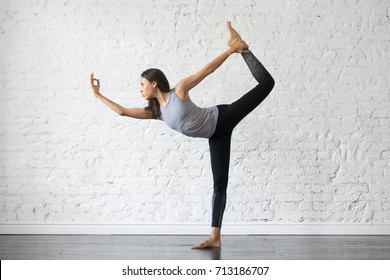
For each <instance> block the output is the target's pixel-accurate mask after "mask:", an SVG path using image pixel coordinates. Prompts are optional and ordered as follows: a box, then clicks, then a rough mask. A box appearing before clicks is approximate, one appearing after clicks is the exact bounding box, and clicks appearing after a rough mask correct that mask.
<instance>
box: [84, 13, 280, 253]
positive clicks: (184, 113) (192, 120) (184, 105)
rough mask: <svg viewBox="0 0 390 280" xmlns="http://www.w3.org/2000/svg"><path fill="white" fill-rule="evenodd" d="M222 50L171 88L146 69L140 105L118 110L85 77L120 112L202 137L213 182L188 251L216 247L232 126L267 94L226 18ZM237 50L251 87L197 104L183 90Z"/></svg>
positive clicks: (267, 84)
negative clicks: (203, 219) (203, 236)
mask: <svg viewBox="0 0 390 280" xmlns="http://www.w3.org/2000/svg"><path fill="white" fill-rule="evenodd" d="M227 30H228V46H229V48H228V50H226V51H225V52H223V53H222V54H221V55H219V56H218V57H217V58H215V59H214V60H212V61H211V62H210V63H208V64H207V65H206V66H204V67H203V68H202V69H201V70H200V71H199V72H197V73H195V74H194V75H192V76H189V77H186V78H184V79H183V80H181V81H180V82H179V83H178V84H177V85H176V86H175V87H174V88H172V89H171V88H170V87H169V83H168V80H167V78H166V77H165V75H164V74H163V72H161V71H160V70H158V69H148V70H146V71H145V72H143V73H142V74H141V89H140V92H141V94H142V96H143V97H144V98H145V99H146V100H148V106H147V107H146V108H123V107H122V106H120V105H118V104H116V103H115V102H113V101H111V100H109V99H107V98H106V97H104V96H103V95H102V94H101V93H100V82H99V79H95V78H94V75H93V73H91V76H90V82H91V87H92V90H93V92H94V95H95V97H97V98H98V99H100V100H101V101H102V102H103V103H104V104H105V105H107V106H108V107H109V108H111V109H112V110H114V111H115V112H117V113H118V114H119V115H121V116H127V117H132V118H137V119H157V120H162V121H164V122H165V123H166V124H167V125H168V126H169V127H170V128H172V129H174V130H176V131H178V132H180V133H183V134H184V135H187V136H190V137H201V138H207V139H208V140H209V145H210V157H211V168H212V174H213V180H214V193H213V198H212V223H211V226H212V227H211V234H210V236H209V238H208V239H207V240H206V241H204V242H202V243H200V244H198V245H194V246H193V247H192V248H193V249H200V248H219V247H221V226H222V217H223V212H224V210H225V205H226V189H227V185H228V175H229V160H230V143H231V136H232V131H233V129H234V127H235V126H236V125H237V124H238V123H239V122H240V121H241V120H242V119H243V118H244V117H245V116H246V115H248V114H249V113H250V112H251V111H252V110H253V109H255V108H256V107H257V106H258V105H259V104H260V103H261V102H262V101H263V100H264V99H265V98H266V97H267V95H268V94H269V93H270V92H271V90H272V88H273V87H274V83H275V82H274V80H273V78H272V77H271V75H270V74H269V73H268V71H267V70H266V69H265V68H264V66H263V65H262V64H261V63H260V62H259V61H258V60H257V58H256V57H255V56H254V55H253V53H252V52H251V51H250V50H249V47H248V45H247V44H246V43H245V42H244V41H243V40H242V39H241V37H240V35H239V34H238V33H237V32H236V31H235V30H234V29H233V28H232V26H231V23H230V22H229V21H228V22H227ZM234 53H240V54H241V55H242V57H243V58H244V60H245V62H246V64H247V65H248V67H249V70H250V72H251V73H252V75H253V77H254V78H255V79H256V81H257V82H258V84H257V86H256V87H254V88H253V89H252V90H250V91H249V92H248V93H246V94H245V95H243V96H242V97H241V98H240V99H238V100H237V101H235V102H234V103H232V104H230V105H218V106H213V107H210V108H199V107H197V106H196V105H195V104H194V103H193V102H192V101H191V99H190V97H189V91H190V90H191V89H192V88H194V87H195V86H196V85H198V84H199V83H200V82H201V81H202V80H203V79H204V78H206V77H207V76H208V75H210V74H211V73H213V72H214V71H215V70H216V69H217V68H218V67H220V66H221V65H222V63H223V62H224V61H225V60H226V59H227V58H228V57H229V56H230V55H232V54H234Z"/></svg>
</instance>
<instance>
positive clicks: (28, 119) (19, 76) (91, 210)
mask: <svg viewBox="0 0 390 280" xmlns="http://www.w3.org/2000/svg"><path fill="white" fill-rule="evenodd" d="M389 14H390V2H389V1H387V0H386V1H380V0H363V1H352V0H351V1H348V0H344V1H330V0H327V1H282V0H278V1H274V0H268V1H254V0H242V1H233V0H228V1H185V0H173V1H172V0H169V1H168V0H165V1H151V0H142V1H138V0H137V1H125V0H118V1H116V0H109V1H92V0H91V1H87V0H86V1H76V0H68V1H54V0H49V1H44V0H34V1H21V0H19V1H5V0H0V42H1V44H0V69H1V70H0V89H1V92H0V223H37V224H38V223H39V224H52V223H81V224H83V223H97V224H105V223H114V224H132V223H133V224H148V223H149V224H150V223H159V224H169V223H182V222H183V223H184V222H185V223H198V222H199V223H205V224H208V223H209V221H210V202H211V193H212V178H211V171H210V167H209V166H210V163H209V154H208V144H207V141H206V140H199V139H190V138H186V137H184V136H182V135H179V134H177V133H175V132H173V131H171V130H170V129H168V128H167V127H166V126H165V125H164V124H163V123H162V122H157V121H137V120H132V119H128V118H121V117H119V116H116V115H115V114H114V113H113V112H112V111H110V110H109V109H107V108H106V107H105V106H104V105H103V104H101V103H99V102H98V101H97V100H96V99H95V98H94V97H93V95H92V93H91V92H90V89H89V84H88V83H89V81H88V78H89V73H90V72H91V71H94V72H95V74H96V76H97V77H99V78H100V80H101V83H102V92H103V93H104V94H106V95H107V96H108V97H109V98H112V99H113V100H115V101H117V102H118V103H121V104H123V105H124V106H144V105H145V102H144V101H143V99H142V98H141V97H140V95H139V93H138V91H139V88H138V83H139V75H140V73H141V72H142V71H143V70H145V69H147V68H149V67H158V68H161V69H162V70H163V71H165V72H166V74H167V76H168V79H169V80H170V81H171V84H172V86H173V85H174V84H175V83H176V82H177V81H178V80H179V79H180V78H182V77H184V76H185V75H189V74H192V73H193V72H194V71H196V70H198V69H199V68H200V67H202V66H203V65H204V64H205V63H207V62H209V61H210V60H211V59H212V58H214V57H215V56H217V55H218V54H220V53H221V52H222V51H224V50H225V49H226V46H225V44H226V43H225V42H226V32H225V21H226V20H227V19H230V20H232V21H233V22H234V25H235V26H236V27H237V29H238V30H239V31H240V32H241V34H242V36H243V38H244V39H245V40H246V41H247V42H249V43H250V46H251V49H252V50H253V52H254V53H255V54H256V55H257V56H258V57H259V58H260V60H261V61H262V62H263V63H264V64H265V65H266V66H267V68H268V69H269V71H270V72H271V73H272V74H273V76H274V78H275V80H276V87H275V88H274V90H273V92H272V94H271V95H270V96H269V97H268V98H267V99H266V101H264V103H263V104H262V105H261V106H260V107H259V108H258V109H256V110H255V111H254V112H253V113H252V114H251V115H250V116H248V117H247V118H246V119H245V120H244V121H243V122H242V123H241V124H240V125H239V126H238V127H237V128H236V130H235V134H234V137H233V144H232V159H231V176H230V185H229V188H228V205H227V209H226V212H225V213H226V215H225V222H226V223H233V224H235V223H246V222H250V223H258V224H260V225H261V224H267V223H281V224H288V223H298V222H304V223H323V222H324V223H335V224H336V223H357V224H359V223H374V224H386V223H389V220H390V216H389V213H390V212H389V209H390V199H389V186H390V164H389V159H390V120H389V118H390V109H389V108H390V98H389V84H390V79H389V77H390V70H389V69H390V63H389V60H390V47H389V46H390V19H389ZM254 85H255V82H254V81H253V79H252V78H251V76H250V74H249V71H248V70H247V68H246V66H245V64H244V62H243V60H242V58H241V57H240V56H238V55H237V56H235V57H231V58H229V60H228V61H227V62H226V63H225V64H224V65H223V66H222V67H221V68H220V69H219V70H218V71H217V72H215V73H214V74H213V75H212V76H210V77H208V78H207V79H206V80H205V81H204V82H203V83H202V84H201V85H200V86H199V87H197V88H196V89H194V90H193V92H192V98H193V100H194V101H195V102H196V103H198V104H199V105H202V106H209V105H213V104H218V103H227V102H231V101H234V100H235V99H237V98H238V97H239V96H241V95H242V94H243V93H244V92H246V91H247V90H249V89H250V88H251V87H252V86H254Z"/></svg>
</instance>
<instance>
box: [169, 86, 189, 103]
mask: <svg viewBox="0 0 390 280" xmlns="http://www.w3.org/2000/svg"><path fill="white" fill-rule="evenodd" d="M170 93H174V94H175V95H176V96H177V97H178V98H179V99H180V100H182V101H186V100H188V99H190V96H189V94H188V91H187V92H186V91H184V90H182V89H181V88H180V84H178V85H176V87H174V88H173V89H171V92H170Z"/></svg>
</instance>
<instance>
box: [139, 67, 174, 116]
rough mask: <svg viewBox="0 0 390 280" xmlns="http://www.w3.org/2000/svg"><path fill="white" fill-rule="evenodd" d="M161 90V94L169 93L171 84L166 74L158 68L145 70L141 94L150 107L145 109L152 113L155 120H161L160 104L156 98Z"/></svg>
mask: <svg viewBox="0 0 390 280" xmlns="http://www.w3.org/2000/svg"><path fill="white" fill-rule="evenodd" d="M157 89H159V90H160V91H161V92H169V91H170V87H169V82H168V79H167V77H165V75H164V73H163V72H162V71H161V70H159V69H156V68H151V69H148V70H145V71H144V72H143V73H142V74H141V90H140V92H141V94H142V96H143V97H144V98H145V99H146V100H148V103H149V104H148V107H146V108H145V109H146V110H148V111H151V112H152V114H153V117H154V118H155V119H159V118H160V103H158V101H157V99H156V98H155V94H156V92H157Z"/></svg>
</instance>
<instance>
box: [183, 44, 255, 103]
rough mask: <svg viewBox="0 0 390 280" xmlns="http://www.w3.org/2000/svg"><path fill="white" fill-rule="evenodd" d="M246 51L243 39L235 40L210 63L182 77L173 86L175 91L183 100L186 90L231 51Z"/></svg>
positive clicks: (224, 59)
mask: <svg viewBox="0 0 390 280" xmlns="http://www.w3.org/2000/svg"><path fill="white" fill-rule="evenodd" d="M247 51H248V45H247V44H246V43H245V42H244V41H240V42H237V43H236V44H235V45H234V46H232V47H230V48H229V49H228V50H227V51H225V52H223V53H222V54H221V55H219V56H218V57H216V58H215V59H213V60H212V61H211V62H210V63H208V64H206V66H204V67H203V68H202V69H201V70H200V71H198V72H197V73H195V74H194V75H192V76H189V77H187V78H184V79H183V80H181V81H180V82H179V83H178V84H177V85H176V87H175V93H176V95H177V96H178V97H180V98H181V99H183V100H186V99H188V92H189V91H190V89H192V88H194V87H195V86H197V85H198V84H199V83H200V82H201V81H203V79H204V78H206V77H207V76H208V75H210V74H211V73H213V72H214V71H215V70H217V69H218V68H219V67H220V66H221V65H222V63H224V62H225V61H226V59H227V58H228V57H229V56H230V55H231V54H233V53H236V52H237V53H243V52H247Z"/></svg>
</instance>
